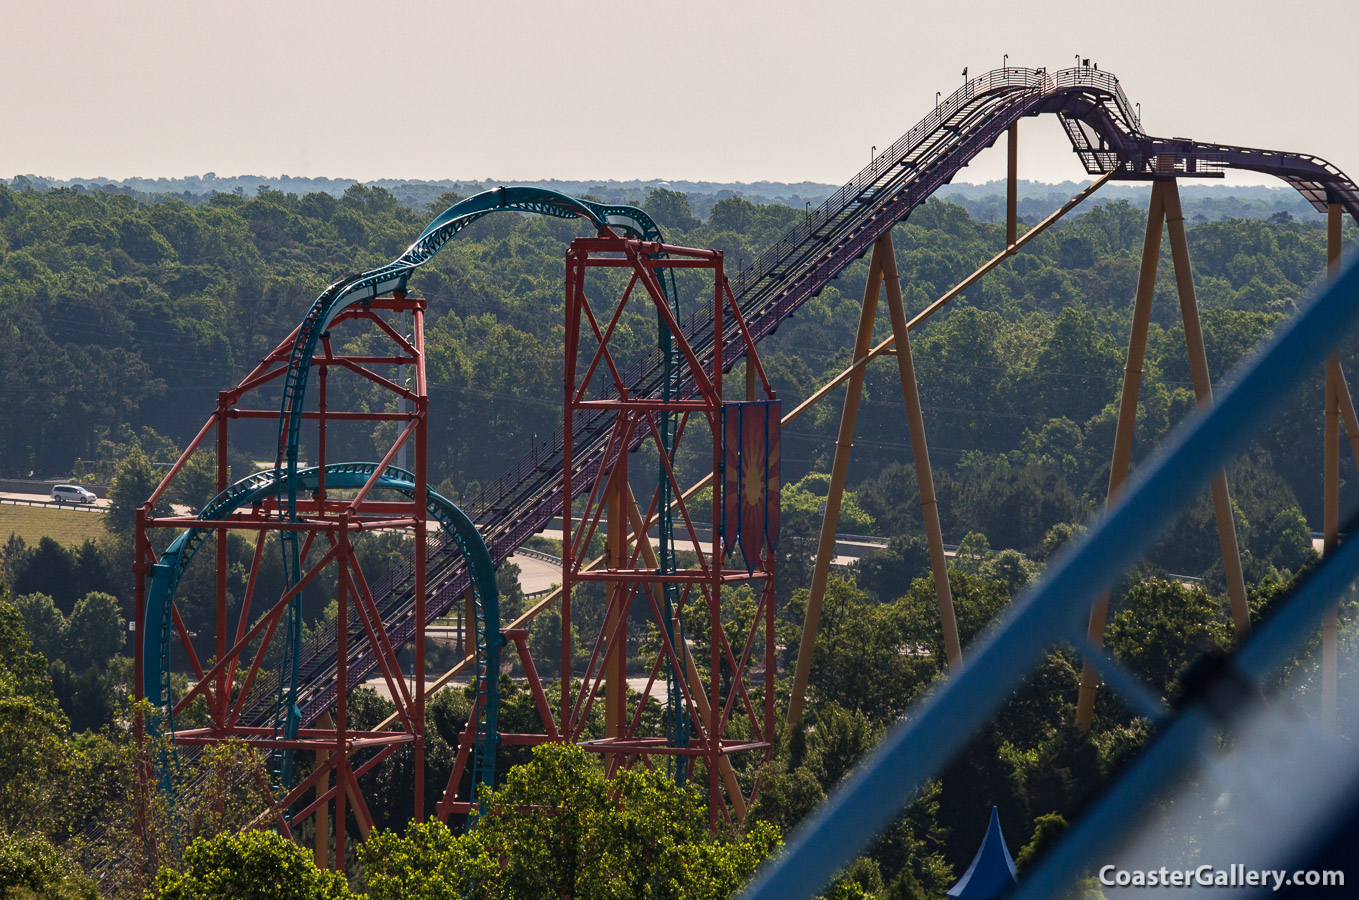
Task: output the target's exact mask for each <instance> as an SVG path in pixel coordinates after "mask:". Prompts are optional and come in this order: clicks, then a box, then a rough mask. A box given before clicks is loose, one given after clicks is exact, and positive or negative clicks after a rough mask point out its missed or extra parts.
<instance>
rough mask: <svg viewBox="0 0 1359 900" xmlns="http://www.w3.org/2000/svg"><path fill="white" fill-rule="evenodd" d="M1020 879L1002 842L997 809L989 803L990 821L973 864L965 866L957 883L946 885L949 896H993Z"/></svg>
mask: <svg viewBox="0 0 1359 900" xmlns="http://www.w3.org/2000/svg"><path fill="white" fill-rule="evenodd" d="M1018 883H1019V882H1018V880H1017V879H1016V878H1015V861H1014V860H1013V859H1011V858H1010V850H1009V848H1008V847H1006V846H1005V836H1004V835H1002V834H1001V833H1000V812H999V811H998V810H997V809H996V808H995V807H994V806H993V807H991V824H990V825H989V826H988V827H987V829H986V837H984V838H982V843H981V846H980V847H978V848H977V855H976V856H974V857H972V865H970V866H968V867H967V871H966V872H964V873H963V877H962V878H959V879H958V883H957V884H955V885H954V886H953V887H951V888H949V890H948V896H950V897H958V898H960V900H994V898H996V897H1001V896H1004V895H1005V894H1006V893H1007V892H1008V891H1010V890H1013V889H1014V887H1015V885H1017V884H1018Z"/></svg>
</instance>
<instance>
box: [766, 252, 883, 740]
mask: <svg viewBox="0 0 1359 900" xmlns="http://www.w3.org/2000/svg"><path fill="white" fill-rule="evenodd" d="M882 256H883V248H882V244H881V243H878V244H874V245H873V256H872V260H871V262H870V263H869V265H868V283H867V284H866V285H865V286H864V303H863V308H862V309H861V310H860V312H859V330H858V334H857V335H856V336H855V338H854V360H853V364H854V365H855V366H856V368H855V369H854V371H853V373H852V374H851V375H850V376H849V384H848V385H847V387H846V389H845V404H844V408H843V409H842V410H841V412H840V432H839V434H838V436H837V437H836V439H835V460H834V462H833V463H832V464H831V479H830V489H829V490H828V491H827V493H826V513H825V515H824V516H823V517H822V519H821V537H820V540H819V541H818V542H817V547H816V564H815V567H814V568H813V569H812V584H811V588H810V590H809V591H808V593H807V610H806V614H805V616H804V618H803V620H802V643H801V644H800V645H799V646H798V651H797V670H796V671H795V672H794V674H793V693H792V696H790V697H789V698H788V716H787V719H786V725H787V727H788V728H792V727H793V726H795V725H797V723H798V722H799V721H800V720H801V719H802V708H803V705H804V704H805V703H806V699H807V698H806V694H807V679H808V678H809V677H810V675H811V671H812V653H813V652H814V651H815V649H816V635H817V630H818V628H819V627H820V622H821V603H822V601H823V600H824V599H825V595H826V581H827V579H828V578H829V574H830V562H831V557H833V556H834V555H835V529H836V527H837V525H838V524H839V521H840V501H841V499H842V497H843V495H844V490H845V477H846V476H847V474H848V473H849V454H850V451H851V450H852V449H853V447H854V425H855V422H856V421H857V420H858V416H859V398H860V397H861V396H862V395H863V387H864V372H865V370H866V369H867V365H866V364H865V362H866V360H867V358H868V351H869V345H870V343H871V342H872V339H873V323H874V321H875V320H876V318H877V311H878V294H879V292H880V291H881V290H882Z"/></svg>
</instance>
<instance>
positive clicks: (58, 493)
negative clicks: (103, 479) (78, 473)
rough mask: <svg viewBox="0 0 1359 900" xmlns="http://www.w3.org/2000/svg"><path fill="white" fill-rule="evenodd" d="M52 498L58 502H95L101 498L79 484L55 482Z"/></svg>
mask: <svg viewBox="0 0 1359 900" xmlns="http://www.w3.org/2000/svg"><path fill="white" fill-rule="evenodd" d="M52 499H53V500H54V501H56V502H57V503H93V502H94V501H96V500H98V499H99V498H98V497H96V496H95V495H94V494H92V493H90V492H89V491H87V490H85V489H84V488H83V487H81V486H80V485H78V484H54V485H52Z"/></svg>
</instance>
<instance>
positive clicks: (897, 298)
mask: <svg viewBox="0 0 1359 900" xmlns="http://www.w3.org/2000/svg"><path fill="white" fill-rule="evenodd" d="M1013 128H1014V126H1011V146H1012V147H1013V140H1014V133H1013ZM878 240H879V243H881V244H882V245H883V250H882V265H883V273H882V277H883V282H884V284H886V286H887V309H888V313H889V315H890V316H891V319H892V333H893V334H894V335H896V339H897V341H896V344H897V352H896V358H897V371H898V374H899V375H900V377H901V396H902V399H903V400H905V401H906V423H907V426H908V427H909V429H910V433H911V453H912V455H913V456H914V460H915V480H916V484H917V485H918V486H919V488H920V513H921V518H922V519H923V520H924V523H925V540H926V543H927V544H928V545H929V548H930V573H931V574H932V575H933V576H934V593H935V596H936V597H937V598H938V603H939V624H940V626H941V628H942V629H943V633H944V655H945V656H946V657H947V659H948V667H949V669H950V670H951V671H957V670H958V667H959V666H961V665H962V664H963V648H962V644H961V643H960V642H959V640H958V621H957V619H956V618H955V616H954V613H953V592H952V590H951V589H950V587H949V583H948V557H946V556H945V555H944V533H943V530H942V529H941V528H940V526H939V501H938V500H937V499H936V498H935V495H934V473H933V471H932V470H931V469H930V450H929V444H928V443H927V442H926V440H925V418H924V416H923V414H922V413H921V411H920V389H919V386H918V385H917V384H916V379H915V362H914V360H913V359H912V357H911V336H910V333H909V331H908V329H907V327H906V307H905V305H904V304H903V303H902V300H901V279H900V276H899V275H898V274H897V260H896V250H895V249H894V248H893V246H892V232H890V231H888V232H887V233H886V234H884V235H883V236H882V237H881V238H879V239H878ZM1011 243H1013V241H1012V242H1011Z"/></svg>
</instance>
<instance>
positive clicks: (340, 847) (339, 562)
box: [335, 513, 351, 872]
mask: <svg viewBox="0 0 1359 900" xmlns="http://www.w3.org/2000/svg"><path fill="white" fill-rule="evenodd" d="M350 561H351V556H350V546H349V514H348V513H346V514H344V515H342V516H341V517H340V552H339V553H338V554H336V556H335V567H336V570H337V571H336V574H337V575H338V576H339V579H338V580H339V584H338V585H337V591H338V596H337V597H336V618H335V641H336V653H335V752H336V753H338V754H339V759H340V768H337V769H336V771H335V778H336V782H337V783H338V782H339V781H341V780H343V778H344V769H343V765H344V763H343V760H344V756H345V751H346V750H347V749H348V748H347V747H346V746H345V744H346V741H345V732H346V731H347V730H348V728H349V707H348V701H349V564H350ZM345 794H346V791H336V792H335V871H337V872H343V871H344V851H345V847H344V844H345V840H344V839H345V799H346V797H345Z"/></svg>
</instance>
